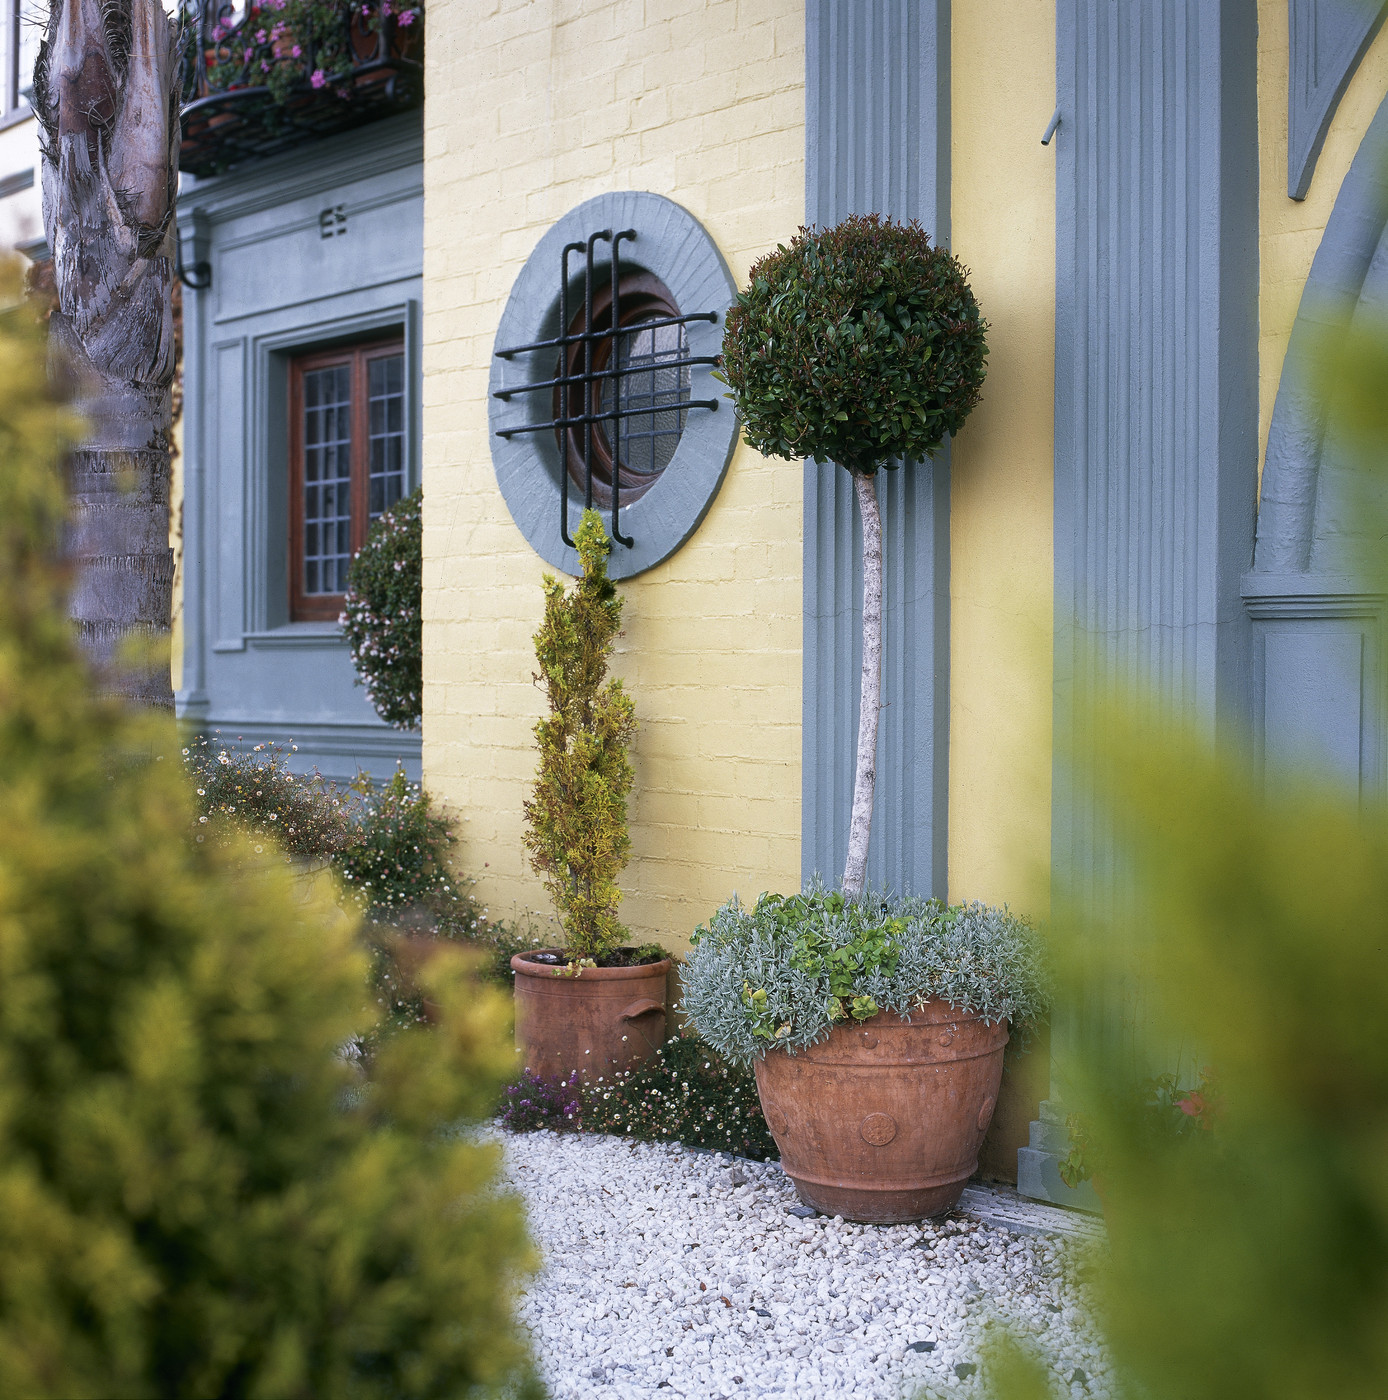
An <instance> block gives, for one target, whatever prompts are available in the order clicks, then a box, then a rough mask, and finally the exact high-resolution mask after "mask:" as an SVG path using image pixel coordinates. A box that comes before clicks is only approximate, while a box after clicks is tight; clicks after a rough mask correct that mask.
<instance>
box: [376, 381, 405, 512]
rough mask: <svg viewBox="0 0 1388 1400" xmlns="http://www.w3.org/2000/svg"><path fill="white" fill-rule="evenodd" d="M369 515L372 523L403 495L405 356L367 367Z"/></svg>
mask: <svg viewBox="0 0 1388 1400" xmlns="http://www.w3.org/2000/svg"><path fill="white" fill-rule="evenodd" d="M367 424H368V426H367V432H368V435H369V446H370V462H371V491H370V504H369V507H368V509H369V512H370V516H371V519H372V520H374V519H375V518H376V517H377V516H378V515H380V514H381V512H382V511H386V510H389V509H390V507H391V506H393V505H394V504H395V503H396V501H398V500H399V499H400V497H401V496H402V495H404V493H405V357H404V356H403V355H380V356H378V357H377V358H376V359H374V360H371V361H370V362H369V363H368V365H367Z"/></svg>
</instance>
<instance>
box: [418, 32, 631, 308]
mask: <svg viewBox="0 0 1388 1400" xmlns="http://www.w3.org/2000/svg"><path fill="white" fill-rule="evenodd" d="M414 15H415V12H414V11H413V10H401V11H400V14H399V15H398V17H397V18H396V21H395V22H396V24H398V25H400V26H401V28H403V29H408V28H409V27H410V25H412V24H413V23H414ZM618 290H619V291H620V290H621V288H620V286H619V287H618Z"/></svg>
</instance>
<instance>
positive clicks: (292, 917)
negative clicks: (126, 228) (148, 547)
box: [0, 291, 532, 1397]
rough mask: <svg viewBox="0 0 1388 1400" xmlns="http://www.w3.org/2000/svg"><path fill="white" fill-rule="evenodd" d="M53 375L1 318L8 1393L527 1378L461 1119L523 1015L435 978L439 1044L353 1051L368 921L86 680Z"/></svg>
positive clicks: (491, 1170)
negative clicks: (211, 825) (216, 834)
mask: <svg viewBox="0 0 1388 1400" xmlns="http://www.w3.org/2000/svg"><path fill="white" fill-rule="evenodd" d="M4 299H5V300H11V301H12V300H14V298H13V297H10V296H9V295H8V291H7V292H6V295H5V298H4ZM43 363H44V361H43V354H42V348H41V346H40V345H39V344H37V343H36V337H35V336H33V335H31V334H29V333H28V332H27V331H26V329H25V327H24V326H23V325H22V324H20V323H18V322H16V321H15V320H14V319H13V318H11V319H10V320H9V321H7V322H6V323H4V324H0V460H3V464H4V469H3V471H0V811H3V812H4V820H3V821H0V1394H3V1395H6V1396H26V1397H41V1396H63V1397H97V1396H111V1395H132V1396H133V1395H141V1396H155V1395H159V1396H189V1397H193V1396H212V1395H216V1396H222V1397H238V1396H245V1397H249V1396H323V1397H328V1396H353V1397H387V1396H389V1397H404V1396H438V1397H444V1396H448V1397H453V1396H460V1395H473V1394H477V1395H485V1394H501V1393H503V1392H505V1391H506V1390H507V1387H508V1386H510V1387H516V1386H519V1385H521V1384H522V1383H523V1382H524V1377H525V1374H526V1366H527V1362H526V1349H525V1346H524V1344H523V1342H522V1339H521V1338H520V1336H519V1335H518V1334H517V1331H516V1328H515V1326H514V1323H513V1321H512V1317H511V1300H512V1296H513V1293H514V1289H515V1286H516V1282H517V1280H518V1278H519V1277H520V1275H521V1274H522V1273H523V1271H524V1270H525V1269H527V1268H528V1267H529V1266H530V1265H531V1263H532V1255H531V1252H530V1249H529V1246H528V1245H527V1242H526V1238H525V1232H524V1227H523V1222H522V1217H521V1212H520V1210H519V1207H518V1206H517V1204H516V1203H515V1202H514V1201H511V1200H509V1199H507V1198H506V1197H504V1196H501V1195H498V1194H497V1193H496V1191H495V1184H496V1173H497V1159H496V1156H495V1154H494V1152H493V1151H492V1150H491V1149H489V1148H486V1147H483V1146H480V1145H474V1144H473V1143H471V1142H469V1141H467V1140H465V1139H463V1138H460V1137H459V1136H456V1135H454V1134H453V1133H451V1132H445V1131H442V1130H441V1129H442V1126H443V1125H445V1124H453V1123H457V1122H466V1121H467V1120H469V1119H475V1118H477V1117H478V1116H480V1115H482V1114H485V1113H487V1112H489V1111H490V1109H491V1106H492V1105H493V1104H494V1102H495V1097H496V1093H497V1091H498V1087H499V1084H500V1082H501V1080H502V1077H503V1076H504V1075H505V1074H506V1073H507V1072H508V1071H509V1069H510V1061H511V1059H512V1055H511V1053H510V1050H509V1046H508V1045H507V1043H506V1036H505V1028H506V1012H505V1007H504V1005H503V1004H502V1001H501V999H500V997H499V996H494V995H492V994H483V993H480V992H479V991H478V990H477V989H476V988H475V987H474V986H473V985H472V984H471V983H470V981H469V979H468V978H467V977H466V976H465V975H464V972H463V970H462V968H461V967H460V966H459V965H458V963H457V962H456V961H455V960H449V959H446V958H440V959H437V960H436V962H435V963H434V964H433V965H432V966H431V967H430V968H429V969H428V971H427V974H426V975H427V979H428V984H429V987H430V995H431V998H432V999H433V1000H434V1002H435V1003H436V1005H437V1006H438V1008H439V1024H438V1025H437V1026H436V1027H435V1028H434V1029H433V1030H432V1031H431V1032H428V1033H424V1032H420V1033H412V1034H408V1035H402V1036H399V1037H396V1038H395V1040H394V1041H392V1042H391V1043H390V1044H389V1045H388V1046H386V1047H385V1048H384V1049H383V1050H382V1052H381V1054H380V1055H379V1056H378V1057H377V1060H376V1063H375V1066H374V1073H373V1076H372V1078H371V1079H370V1080H369V1081H363V1080H361V1079H360V1078H359V1077H358V1073H357V1071H355V1070H354V1069H353V1068H352V1066H351V1065H350V1063H349V1062H348V1061H347V1060H346V1059H345V1058H344V1057H343V1055H342V1054H341V1053H340V1049H341V1047H342V1046H343V1045H344V1044H345V1043H347V1042H348V1041H349V1040H350V1039H351V1038H352V1037H353V1036H355V1035H358V1034H359V1033H361V1032H362V1031H363V1029H365V1028H367V1027H368V1026H369V1025H370V1023H371V1020H372V1017H371V1013H370V1012H369V1010H368V997H367V991H366V980H365V979H366V965H365V958H364V956H363V954H362V953H361V951H360V950H359V948H358V945H357V942H356V939H355V934H354V929H353V925H352V921H351V920H350V919H349V918H347V917H346V916H345V915H344V914H343V912H342V911H341V909H340V908H339V907H338V905H337V903H336V901H335V900H334V898H333V897H332V896H331V894H330V893H329V892H328V891H326V890H322V889H318V888H315V887H314V885H313V884H312V882H308V883H305V882H304V881H303V880H302V879H301V878H299V877H296V876H295V875H294V874H293V873H292V871H291V869H290V867H288V866H287V865H286V864H285V862H284V861H283V860H282V859H280V858H274V859H271V858H270V857H271V853H270V852H268V851H267V852H266V853H264V856H263V857H262V858H260V859H259V860H258V859H257V857H256V854H255V852H254V850H253V848H252V847H251V846H249V845H248V843H247V841H246V840H245V839H244V838H239V839H232V838H230V837H229V838H228V841H227V842H225V843H223V842H221V841H204V842H202V843H198V842H196V841H194V840H192V839H190V837H189V830H190V827H193V826H195V825H196V821H195V818H194V809H193V797H192V793H191V790H190V785H189V783H188V781H187V778H186V775H185V773H184V771H183V768H182V765H181V763H180V761H179V757H180V756H179V753H178V749H177V747H176V743H175V740H174V735H173V730H172V726H171V725H170V724H169V723H168V722H167V721H162V720H158V719H150V718H142V717H132V716H131V715H129V714H128V713H126V712H125V711H123V710H121V709H119V708H117V707H116V706H115V705H114V704H112V703H109V702H104V701H101V700H98V699H94V698H93V697H92V695H91V693H90V691H89V689H88V685H87V676H86V673H85V670H84V666H83V663H82V661H81V659H80V657H79V656H78V655H77V653H76V651H75V649H74V645H73V640H72V635H71V631H70V628H69V625H68V623H67V620H66V616H65V611H64V600H63V598H62V595H61V574H60V571H59V570H58V569H57V568H56V567H55V562H54V558H53V551H54V542H55V541H56V540H57V539H58V538H59V534H60V530H61V525H62V520H63V514H64V501H63V497H62V492H61V487H60V477H59V473H58V472H57V470H56V468H55V455H56V450H57V448H58V447H59V445H60V437H61V436H62V434H63V433H64V432H71V425H70V424H64V423H63V422H62V420H61V416H60V414H59V412H58V410H57V409H56V408H55V406H54V405H53V404H52V403H51V401H50V400H49V398H48V393H47V388H46V379H45V374H44V368H43ZM510 1393H514V1389H512V1390H511V1391H510Z"/></svg>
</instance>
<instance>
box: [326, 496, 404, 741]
mask: <svg viewBox="0 0 1388 1400" xmlns="http://www.w3.org/2000/svg"><path fill="white" fill-rule="evenodd" d="M423 502H424V495H423V491H422V490H417V491H415V492H414V493H413V494H412V495H409V496H406V497H405V498H404V499H403V500H400V501H397V502H396V503H395V505H393V506H392V507H391V508H390V509H389V510H388V511H386V512H385V514H383V515H381V516H380V517H379V518H378V519H377V520H376V522H375V524H373V525H372V527H371V532H370V534H368V535H367V537H366V543H365V544H363V545H362V547H361V549H360V550H359V551H358V552H357V555H356V557H355V558H354V559H353V560H352V566H351V568H350V569H349V570H348V571H347V596H346V598H345V599H344V600H343V605H342V618H341V623H342V630H343V632H344V633H345V634H346V637H347V642H348V645H349V646H350V647H351V649H352V665H353V666H355V667H356V670H357V679H358V681H359V682H360V683H361V684H362V685H364V686H365V687H366V697H367V699H368V700H370V701H371V703H372V704H373V705H374V706H375V707H376V713H377V714H378V715H380V717H381V718H382V719H383V720H385V722H386V723H387V724H391V725H394V726H395V728H397V729H418V728H419V723H420V718H421V716H422V715H423V713H424V705H423V698H422V697H423V690H424V644H423V611H422V605H421V599H422V597H423V525H422V520H421V512H422V509H423Z"/></svg>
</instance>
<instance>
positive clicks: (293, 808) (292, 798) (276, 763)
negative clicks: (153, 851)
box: [183, 734, 352, 860]
mask: <svg viewBox="0 0 1388 1400" xmlns="http://www.w3.org/2000/svg"><path fill="white" fill-rule="evenodd" d="M289 752H291V753H292V752H293V749H292V748H291V749H290V750H289ZM183 761H184V763H185V764H186V765H187V768H188V772H189V775H190V776H191V778H192V780H193V790H194V793H195V795H196V797H197V817H196V820H197V823H198V831H197V832H196V835H195V839H196V840H197V841H198V842H202V841H205V840H207V839H208V837H209V835H210V836H211V837H212V838H213V839H214V840H221V841H223V842H229V841H234V840H235V839H236V837H235V835H234V833H236V832H241V833H244V834H245V835H247V836H250V837H252V838H253V841H252V844H253V845H254V844H256V842H257V841H258V842H259V843H260V844H262V845H263V843H264V841H265V840H266V839H269V840H273V841H274V842H275V843H276V844H277V845H278V847H279V848H280V849H281V850H282V851H283V852H284V853H285V854H286V855H288V856H293V857H296V858H298V859H301V860H311V859H315V858H321V857H325V856H332V855H336V854H337V853H339V852H341V851H342V850H344V849H345V847H346V846H347V845H348V844H349V843H350V841H351V840H352V823H351V810H352V803H351V802H350V801H349V800H348V796H347V794H345V793H344V792H343V791H342V790H341V789H340V788H338V787H336V786H334V785H333V784H332V783H329V782H327V781H326V780H325V779H324V778H321V777H319V776H318V775H317V774H316V773H315V774H313V775H312V776H307V777H306V776H305V775H304V774H302V773H295V772H294V771H293V770H292V769H291V768H290V767H289V758H288V755H287V753H286V752H285V750H284V749H282V748H280V747H279V746H278V745H275V744H256V745H255V746H254V748H252V749H251V750H249V751H247V750H244V749H240V748H234V747H232V746H231V745H229V744H224V743H222V742H221V740H220V739H219V738H215V737H214V738H212V739H209V738H208V737H207V736H206V735H205V734H199V735H197V736H196V737H195V738H193V739H192V740H191V741H190V742H189V744H188V746H187V747H186V748H185V749H184V750H183Z"/></svg>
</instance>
